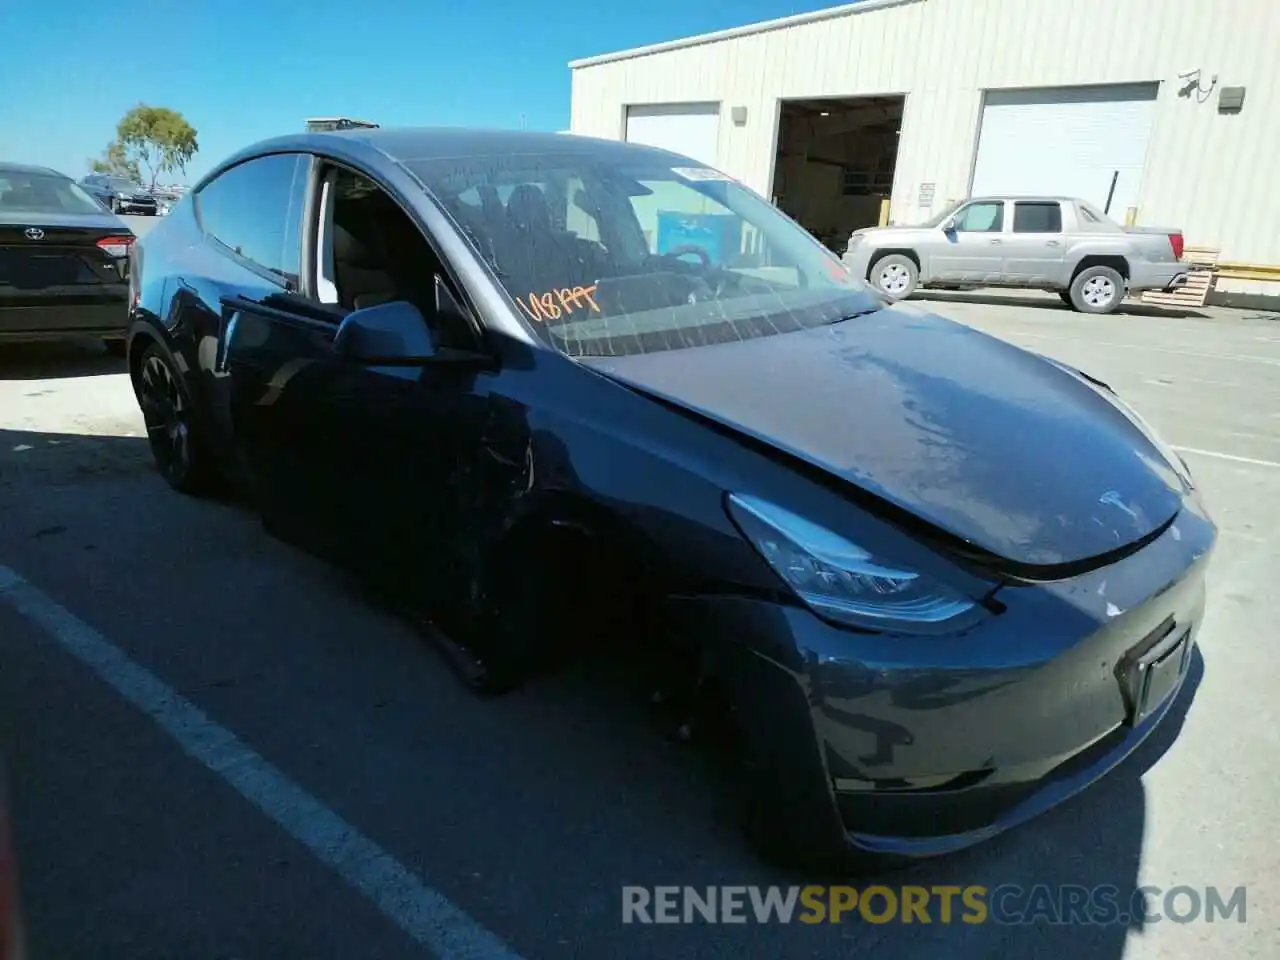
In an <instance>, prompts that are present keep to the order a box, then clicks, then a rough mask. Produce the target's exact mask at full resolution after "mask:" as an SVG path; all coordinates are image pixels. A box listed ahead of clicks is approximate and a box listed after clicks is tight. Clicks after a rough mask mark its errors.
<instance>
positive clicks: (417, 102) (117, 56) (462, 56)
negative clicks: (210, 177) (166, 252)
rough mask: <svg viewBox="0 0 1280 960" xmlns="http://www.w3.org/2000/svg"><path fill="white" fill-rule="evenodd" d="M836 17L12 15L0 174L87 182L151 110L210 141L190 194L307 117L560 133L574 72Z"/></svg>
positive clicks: (192, 170)
mask: <svg viewBox="0 0 1280 960" xmlns="http://www.w3.org/2000/svg"><path fill="white" fill-rule="evenodd" d="M834 2H835V0H828V2H823V0H735V2H733V3H726V2H722V3H717V4H708V3H696V2H693V0H643V2H638V3H637V2H630V3H615V4H610V3H607V2H606V3H601V4H592V5H588V4H585V3H573V2H570V0H536V2H535V0H526V2H519V0H451V2H445V0H418V2H415V0H349V2H345V3H333V2H331V0H310V2H304V0H204V2H198V0H187V2H183V0H126V2H123V3H103V2H101V0H97V2H93V3H90V2H86V0H57V2H54V3H44V2H38V0H0V6H3V7H4V8H5V9H4V14H3V19H4V33H5V35H6V36H5V42H4V45H3V47H4V49H3V55H2V56H0V159H5V160H11V161H19V162H27V163H39V164H45V165H48V166H51V167H54V168H55V169H58V170H61V171H62V172H63V173H66V174H68V175H70V176H73V177H79V176H81V175H82V174H84V173H85V172H86V170H87V161H88V158H89V157H91V156H96V155H97V154H99V153H100V152H101V150H102V149H103V148H104V147H105V146H106V144H107V142H108V141H109V140H111V138H112V137H113V136H114V131H115V125H116V123H117V121H118V120H119V119H120V117H121V116H122V115H123V114H124V112H125V111H126V110H128V109H129V108H130V107H131V106H133V105H134V104H136V103H138V102H145V103H148V104H151V105H153V106H166V107H172V108H173V109H175V110H178V111H179V112H181V113H182V114H183V115H185V116H186V118H187V119H188V121H190V122H191V124H192V125H193V126H194V127H195V128H196V130H197V131H198V134H199V141H200V148H201V149H200V153H199V154H198V155H197V157H196V159H195V161H194V162H193V163H192V164H191V166H190V167H189V168H188V172H187V178H186V179H188V180H190V179H194V178H195V177H198V176H199V175H200V174H201V173H202V172H203V171H204V170H206V169H208V168H209V167H210V166H212V165H213V164H214V163H217V162H218V161H219V160H221V159H222V158H223V157H225V156H226V155H227V154H229V153H231V152H233V151H234V150H236V149H238V148H240V147H242V146H244V145H246V144H249V143H252V142H253V141H255V140H259V139H262V138H263V137H268V136H274V135H276V134H279V133H284V132H288V131H293V130H299V129H301V128H302V124H303V121H304V120H305V118H306V117H308V116H320V115H326V114H345V115H349V116H355V117H361V118H367V119H371V120H375V121H378V122H380V123H383V124H385V125H388V126H392V125H402V124H449V125H465V126H499V127H518V126H519V125H520V122H521V114H523V115H524V122H525V124H526V126H527V127H528V128H529V129H541V130H560V129H565V128H567V127H568V125H569V70H568V67H567V64H568V62H569V61H570V60H572V59H576V58H578V57H586V56H592V55H594V54H598V53H606V52H608V51H612V50H620V49H625V48H627V47H634V46H640V45H643V44H647V43H656V42H659V41H662V40H673V39H676V38H678V37H682V36H688V35H690V34H695V33H703V32H706V31H708V30H718V29H722V28H725V27H732V26H737V25H740V24H743V23H750V22H752V21H757V20H768V19H771V18H773V17H779V16H786V15H788V14H792V13H800V12H803V11H807V10H817V9H821V8H823V7H826V6H833V5H834ZM610 8H612V9H610Z"/></svg>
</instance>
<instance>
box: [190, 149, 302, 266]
mask: <svg viewBox="0 0 1280 960" xmlns="http://www.w3.org/2000/svg"><path fill="white" fill-rule="evenodd" d="M306 169H307V167H306V164H305V160H304V157H303V155H302V154H297V153H279V154H272V155H271V156H268V157H259V158H258V159H256V160H249V161H246V162H245V163H241V164H237V165H236V166H234V167H232V168H231V169H229V170H226V171H224V172H223V173H222V174H220V175H219V176H218V177H217V179H215V180H212V181H210V182H209V183H207V184H205V185H204V187H202V188H201V190H200V192H199V193H197V194H196V212H197V214H198V216H199V217H200V226H201V227H202V228H203V229H204V232H205V233H207V234H209V235H210V236H211V237H213V238H214V239H215V240H217V241H218V242H219V243H221V244H222V245H223V246H225V247H227V248H229V249H230V250H232V251H233V252H235V253H236V254H238V255H239V256H241V257H244V258H245V259H246V260H248V261H249V262H250V263H253V264H254V265H256V266H258V267H260V268H262V269H263V270H266V271H268V272H269V273H271V274H273V275H275V276H277V277H279V278H280V279H281V280H282V281H284V282H285V283H286V284H287V285H289V286H295V287H296V286H297V283H298V273H299V271H300V270H301V265H302V204H303V199H304V196H305V190H306Z"/></svg>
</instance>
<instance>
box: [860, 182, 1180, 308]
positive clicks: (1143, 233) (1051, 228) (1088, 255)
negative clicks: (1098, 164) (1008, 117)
mask: <svg viewBox="0 0 1280 960" xmlns="http://www.w3.org/2000/svg"><path fill="white" fill-rule="evenodd" d="M1182 252H1183V240H1182V231H1181V230H1173V229H1163V228H1156V227H1121V226H1120V225H1119V224H1117V223H1116V222H1115V221H1113V220H1112V219H1111V218H1109V217H1108V216H1107V215H1106V214H1105V213H1103V212H1102V211H1101V210H1099V209H1098V208H1097V207H1095V206H1093V205H1092V204H1091V203H1089V202H1088V201H1086V200H1080V199H1078V198H1074V197H971V198H970V199H968V200H963V201H961V202H960V203H957V204H954V205H952V206H951V207H949V208H948V209H947V210H945V211H943V212H942V213H940V214H938V216H936V217H934V218H933V219H932V220H930V221H928V222H927V223H923V224H921V225H920V226H917V227H869V228H866V229H863V230H855V231H854V233H853V235H852V236H851V237H850V238H849V245H848V248H847V249H846V250H845V254H844V261H845V263H846V264H847V265H848V266H849V268H850V269H851V270H852V271H853V272H854V273H855V274H856V275H857V276H858V277H859V278H862V279H866V280H868V281H870V283H871V284H872V285H874V286H875V287H877V288H879V289H880V290H881V291H883V292H884V293H885V294H887V295H888V296H890V297H893V298H894V299H899V300H900V299H903V298H905V297H909V296H911V294H912V293H914V292H915V291H916V290H917V289H918V288H920V287H934V288H950V289H957V288H967V287H1022V288H1027V289H1037V290H1051V291H1054V292H1056V293H1057V294H1058V295H1059V296H1060V297H1061V298H1062V300H1063V302H1065V303H1066V304H1067V305H1068V306H1071V307H1073V308H1074V309H1076V310H1079V311H1082V312H1084V313H1110V312H1111V311H1112V310H1114V309H1115V308H1116V307H1117V306H1119V305H1120V301H1121V300H1123V299H1124V297H1125V296H1126V295H1128V294H1132V293H1138V292H1140V291H1142V290H1174V289H1176V288H1177V287H1180V286H1182V285H1183V284H1185V283H1186V282H1187V269H1188V267H1187V264H1186V263H1184V262H1182V259H1181V258H1182Z"/></svg>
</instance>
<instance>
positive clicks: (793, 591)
mask: <svg viewBox="0 0 1280 960" xmlns="http://www.w3.org/2000/svg"><path fill="white" fill-rule="evenodd" d="M132 285H133V290H132V303H133V322H132V326H131V339H130V346H129V358H130V367H131V369H132V372H133V379H134V384H135V389H136V391H137V395H138V399H139V402H140V406H141V408H142V411H143V413H144V415H145V418H146V422H147V426H148V430H149V435H150V438H151V445H152V449H153V451H154V454H155V458H156V461H157V463H158V465H159V469H160V471H161V472H162V474H163V476H164V477H165V479H166V480H167V481H168V482H169V483H170V484H171V485H172V486H174V487H176V488H178V489H179V490H183V491H198V490H205V489H210V488H211V487H213V486H216V485H217V484H219V483H223V482H231V483H236V484H242V485H243V487H244V489H246V490H248V491H251V493H252V496H253V498H254V500H255V502H256V504H257V506H258V508H259V509H260V510H261V512H262V514H263V516H264V519H265V523H266V525H267V528H268V529H269V530H270V531H272V532H273V533H275V534H276V535H278V536H280V537H282V538H285V539H287V540H289V541H291V542H293V543H295V544H297V545H300V546H301V547H303V548H305V549H307V550H309V551H313V552H315V553H316V554H319V555H321V556H323V557H327V558H331V559H332V560H334V561H336V562H338V563H341V564H344V565H346V566H348V567H349V568H350V569H352V570H354V571H358V572H359V573H361V574H363V575H366V576H368V577H370V578H372V581H373V582H375V583H376V584H378V585H379V586H380V587H381V588H382V589H383V590H384V591H385V595H386V596H388V597H392V598H394V599H395V600H396V602H398V603H400V604H402V605H403V607H404V608H405V609H406V610H408V611H410V612H411V613H412V614H413V615H414V616H415V618H416V619H417V620H418V622H420V623H421V624H423V625H424V627H425V628H426V629H427V631H428V632H429V634H430V635H431V636H433V637H434V638H435V639H436V640H437V641H438V642H439V643H440V644H441V645H442V647H443V648H444V649H445V650H447V651H448V652H449V653H450V654H451V656H452V659H453V662H454V663H455V664H456V665H458V667H459V668H460V671H461V674H462V675H463V676H464V677H465V678H466V679H467V680H468V681H469V682H470V683H472V684H473V685H474V686H475V687H476V688H477V689H480V690H486V691H501V690H506V689H510V688H511V687H512V686H514V685H516V684H518V683H519V682H521V680H522V679H524V678H526V677H527V676H529V675H530V674H531V673H532V672H533V671H535V670H537V669H539V668H541V667H543V666H545V665H547V664H549V663H553V662H556V660H557V658H558V657H559V656H560V655H562V654H563V653H565V652H566V651H568V650H575V649H576V650H583V649H585V650H588V651H597V652H610V651H613V650H616V649H620V648H621V647H622V646H623V645H624V644H627V643H633V642H636V641H639V642H641V643H643V644H645V645H646V646H650V647H652V648H653V649H654V650H662V651H664V656H665V657H666V659H665V660H664V661H663V662H664V663H667V664H668V667H667V674H666V675H667V677H668V678H673V679H674V680H678V681H679V682H681V683H683V685H684V689H683V691H682V693H683V695H684V696H683V700H684V701H685V702H687V703H690V704H707V703H713V704H718V705H720V706H722V707H723V711H722V714H723V716H726V717H728V718H729V719H730V720H731V721H732V723H731V724H729V725H728V726H729V727H730V729H731V730H732V732H733V733H734V734H735V736H734V738H733V740H732V741H730V742H732V743H734V744H735V745H736V748H737V752H736V754H735V756H736V757H737V758H738V759H739V761H740V763H739V764H738V765H737V769H740V771H741V773H742V776H743V778H744V780H743V783H742V784H740V785H739V788H738V789H737V790H736V793H737V795H738V796H739V797H741V798H742V800H743V813H744V823H745V825H746V827H747V828H748V832H749V834H750V835H751V836H752V838H753V839H754V840H755V841H756V842H757V843H758V844H759V846H760V847H761V849H762V850H764V851H765V852H766V853H768V854H770V855H773V856H775V857H777V858H779V859H784V860H790V861H797V862H807V863H837V864H840V865H843V866H849V865H857V864H865V863H872V864H877V863H881V862H884V861H885V860H889V861H897V860H899V859H902V858H912V857H921V856H929V855H934V854H939V853H945V852H947V851H951V850H955V849H958V848H961V847H964V846H967V845H969V844H972V843H975V842H977V841H980V840H982V839H984V838H986V837H990V836H992V835H993V834H995V833H998V832H999V831H1001V830H1004V829H1006V828H1008V827H1011V826H1014V825H1016V824H1019V823H1022V822H1024V821H1026V820H1028V819H1029V818H1031V817H1033V816H1034V815H1036V814H1038V813H1040V812H1042V811H1044V810H1046V809H1048V808H1049V807H1051V806H1053V805H1054V804H1056V803H1058V802H1060V801H1061V800H1063V799H1064V798H1066V797H1068V796H1071V795H1073V794H1075V793H1077V792H1078V791H1080V790H1081V789H1083V788H1084V787H1086V786H1087V785H1088V784H1090V783H1092V782H1093V781H1095V780H1097V779H1098V778H1099V777H1101V776H1102V775H1103V774H1105V773H1106V772H1107V771H1109V770H1111V769H1112V768H1113V767H1115V766H1116V764H1118V763H1119V762H1120V761H1121V760H1122V759H1123V758H1124V757H1125V756H1127V755H1128V754H1129V753H1130V752H1131V751H1132V750H1133V749H1134V748H1135V747H1136V746H1137V745H1138V744H1139V743H1140V742H1141V741H1142V740H1143V739H1144V738H1145V737H1146V736H1147V735H1148V734H1149V733H1150V732H1151V730H1152V728H1153V727H1154V726H1155V725H1156V724H1158V723H1160V721H1161V719H1162V718H1163V716H1164V715H1165V713H1166V712H1167V711H1168V709H1169V707H1170V704H1171V702H1172V701H1173V699H1174V697H1175V694H1176V693H1177V692H1178V690H1179V689H1180V687H1181V686H1182V683H1183V679H1184V676H1185V675H1186V671H1187V667H1188V664H1189V661H1190V659H1191V657H1192V655H1193V654H1192V651H1193V646H1194V643H1195V635H1196V631H1197V629H1198V627H1199V625H1200V621H1201V618H1202V614H1203V611H1204V600H1205V566H1206V563H1207V558H1208V556H1209V554H1210V551H1211V547H1212V546H1213V543H1214V540H1215V537H1216V531H1215V527H1214V525H1213V523H1212V522H1211V520H1210V519H1209V517H1208V516H1207V514H1206V512H1205V509H1204V507H1203V506H1202V504H1201V502H1200V499H1199V497H1198V495H1197V493H1196V490H1195V487H1194V484H1193V482H1192V478H1191V476H1190V474H1189V472H1188V470H1187V467H1186V465H1185V464H1184V463H1183V462H1182V460H1181V459H1180V458H1179V457H1178V456H1177V455H1176V454H1175V453H1173V452H1171V451H1170V450H1169V449H1168V448H1167V447H1166V446H1164V445H1163V444H1162V443H1161V442H1160V441H1159V439H1157V437H1156V436H1155V435H1154V434H1153V433H1152V431H1151V430H1150V429H1149V428H1148V427H1147V426H1146V425H1145V424H1144V423H1143V421H1142V420H1141V419H1140V418H1139V417H1138V415H1137V414H1136V413H1135V412H1134V411H1133V410H1132V409H1131V408H1129V407H1128V406H1126V405H1125V403H1124V402H1123V401H1121V400H1120V399H1119V398H1118V397H1116V395H1115V394H1114V393H1113V392H1112V391H1111V390H1110V389H1109V388H1108V387H1107V386H1106V385H1105V384H1102V383H1100V382H1098V381H1097V380H1094V379H1092V378H1090V377H1089V376H1087V375H1085V374H1083V373H1081V372H1078V371H1076V370H1074V369H1070V368H1067V367H1064V366H1062V365H1059V364H1056V363H1054V362H1052V361H1049V360H1047V359H1044V358H1042V357H1040V356H1036V355H1033V354H1030V353H1027V352H1024V351H1022V350H1019V349H1017V348H1015V347H1013V346H1010V345H1009V344H1007V343H1004V342H1002V341H1000V340H998V339H993V338H992V337H989V336H985V335H983V334H981V333H978V332H976V331H974V330H972V329H970V328H968V327H965V326H962V325H959V324H956V323H952V322H950V321H947V320H944V319H941V318H939V317H936V316H932V315H929V314H927V313H923V312H920V311H918V310H916V309H913V308H911V307H909V306H907V305H905V304H897V305H895V304H892V303H890V302H888V301H886V300H885V299H884V298H883V297H882V296H880V295H879V294H878V293H876V292H875V291H873V290H871V289H869V288H868V287H867V286H865V285H864V284H863V283H862V282H860V281H859V280H858V279H857V278H855V277H853V276H851V275H850V274H849V273H848V272H847V271H846V270H845V269H844V268H843V266H842V265H841V263H840V262H839V261H838V260H837V259H836V258H835V257H834V256H833V255H832V254H831V253H829V252H828V251H827V250H825V249H824V248H823V247H822V246H821V245H819V244H818V243H817V242H816V241H815V240H814V239H813V238H812V237H810V236H809V235H808V234H807V233H805V232H804V231H803V230H802V229H801V228H800V227H798V226H797V225H796V224H795V223H794V222H792V221H791V220H789V219H788V218H786V217H785V216H784V215H783V214H781V213H780V212H779V211H778V210H777V209H776V208H775V207H773V206H772V205H770V204H769V203H767V202H766V201H765V200H763V199H761V198H760V197H759V196H757V195H756V194H754V193H752V192H751V191H749V190H748V189H746V188H745V187H743V186H742V185H740V184H738V183H737V182H735V181H733V180H732V179H730V178H728V177H726V176H724V175H723V174H721V173H718V172H717V171H715V170H712V169H709V168H707V167H705V166H704V165H702V164H699V163H698V162H696V161H693V160H690V159H687V158H685V157H681V156H676V155H673V154H670V153H667V152H664V151H661V150H657V149H652V148H648V147H642V146H638V145H634V144H624V143H617V142H612V141H600V140H592V139H585V138H576V137H568V136H561V135H557V134H546V135H543V134H537V133H498V132H477V131H457V130H453V131H450V130H389V129H387V130H362V131H350V132H344V133H313V134H301V135H295V136H287V137H283V138H280V139H275V140H271V141H268V142H265V143H261V144H259V145H257V146H255V147H252V148H250V149H248V150H245V151H244V152H242V153H240V154H238V155H236V156H235V157H233V158H231V159H229V160H227V161H226V162H225V163H223V164H222V165H220V166H219V167H218V168H216V169H215V170H214V171H213V172H211V173H210V174H209V175H208V176H206V177H205V178H204V179H203V181H201V182H200V183H199V185H198V186H196V188H195V189H194V190H193V191H192V193H191V194H190V195H189V197H188V198H187V199H185V200H184V202H183V204H182V205H180V206H179V207H178V208H177V209H176V210H175V211H174V213H173V214H172V215H171V216H170V217H168V218H167V219H166V220H165V222H163V223H162V224H160V225H159V226H158V227H157V228H156V229H155V230H154V231H152V232H151V233H150V234H149V235H148V236H147V237H145V238H144V239H143V240H142V241H140V243H139V244H138V245H137V246H135V248H134V252H133V272H132ZM689 709H691V710H692V709H694V707H693V706H690V708H689Z"/></svg>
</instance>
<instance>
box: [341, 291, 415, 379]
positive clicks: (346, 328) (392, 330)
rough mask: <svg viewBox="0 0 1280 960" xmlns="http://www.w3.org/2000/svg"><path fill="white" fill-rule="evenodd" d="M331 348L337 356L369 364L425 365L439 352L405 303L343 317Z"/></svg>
mask: <svg viewBox="0 0 1280 960" xmlns="http://www.w3.org/2000/svg"><path fill="white" fill-rule="evenodd" d="M333 346H334V349H335V350H336V351H337V352H338V353H339V354H340V355H341V356H344V357H346V358H348V359H349V360H355V361H356V362H358V363H369V364H397V363H399V364H412V363H426V362H428V361H430V360H432V359H433V358H434V357H435V356H436V354H437V353H438V352H439V348H438V347H437V345H436V339H435V336H434V335H433V334H432V332H431V328H430V327H429V326H428V325H427V321H426V318H425V317H423V316H422V313H421V312H420V311H419V310H418V308H417V307H415V306H414V305H413V304H412V303H409V302H407V301H405V300H393V301H391V302H390V303H381V304H378V305H377V306H376V307H365V308H364V309H362V310H354V311H352V312H351V313H349V314H347V316H346V317H345V318H344V319H343V321H342V324H341V325H340V326H339V327H338V333H337V336H335V337H334V340H333Z"/></svg>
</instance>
